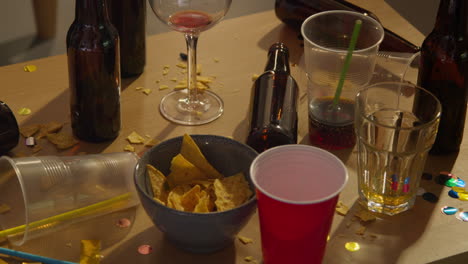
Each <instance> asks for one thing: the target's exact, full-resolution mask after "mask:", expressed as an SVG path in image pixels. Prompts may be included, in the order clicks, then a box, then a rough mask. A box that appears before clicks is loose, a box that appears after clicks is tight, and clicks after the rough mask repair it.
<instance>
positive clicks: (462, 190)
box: [452, 186, 466, 192]
mask: <svg viewBox="0 0 468 264" xmlns="http://www.w3.org/2000/svg"><path fill="white" fill-rule="evenodd" d="M452 190H454V191H455V192H466V190H465V188H463V187H457V186H454V187H452Z"/></svg>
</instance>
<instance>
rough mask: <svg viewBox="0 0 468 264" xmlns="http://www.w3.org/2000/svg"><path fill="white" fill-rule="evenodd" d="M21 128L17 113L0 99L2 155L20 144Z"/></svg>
mask: <svg viewBox="0 0 468 264" xmlns="http://www.w3.org/2000/svg"><path fill="white" fill-rule="evenodd" d="M18 141H19V128H18V123H17V122H16V118H15V115H13V112H12V111H11V109H10V108H9V107H8V105H7V104H5V103H4V102H2V101H0V156H1V155H5V154H7V153H8V151H10V150H11V149H13V148H14V147H16V145H18Z"/></svg>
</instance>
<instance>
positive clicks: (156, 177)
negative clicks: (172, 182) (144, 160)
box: [146, 164, 167, 204]
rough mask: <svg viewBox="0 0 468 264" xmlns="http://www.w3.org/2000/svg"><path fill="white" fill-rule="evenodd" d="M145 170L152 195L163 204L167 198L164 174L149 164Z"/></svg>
mask: <svg viewBox="0 0 468 264" xmlns="http://www.w3.org/2000/svg"><path fill="white" fill-rule="evenodd" d="M146 170H147V171H148V177H149V179H150V182H151V189H152V191H153V197H154V198H155V199H157V201H158V200H159V201H161V202H163V204H165V201H166V200H167V192H166V189H165V186H164V185H165V184H166V176H164V174H163V173H162V172H160V171H159V170H158V169H156V168H155V167H153V166H151V165H150V164H148V165H146Z"/></svg>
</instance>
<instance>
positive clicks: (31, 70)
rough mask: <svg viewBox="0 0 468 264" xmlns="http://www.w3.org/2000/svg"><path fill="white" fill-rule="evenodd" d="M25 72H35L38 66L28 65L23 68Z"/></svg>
mask: <svg viewBox="0 0 468 264" xmlns="http://www.w3.org/2000/svg"><path fill="white" fill-rule="evenodd" d="M23 70H24V71H25V72H35V71H36V70H37V66H36V65H26V66H24V67H23Z"/></svg>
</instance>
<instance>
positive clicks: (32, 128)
mask: <svg viewBox="0 0 468 264" xmlns="http://www.w3.org/2000/svg"><path fill="white" fill-rule="evenodd" d="M40 128H41V126H40V125H39V124H33V125H29V126H22V127H20V128H19V131H20V133H21V135H23V137H25V138H27V137H32V136H33V135H34V134H36V132H37V131H39V129H40Z"/></svg>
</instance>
